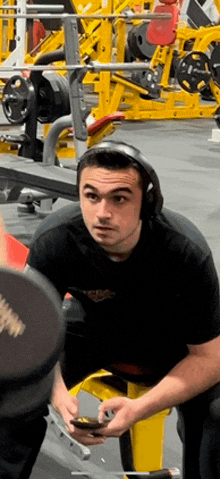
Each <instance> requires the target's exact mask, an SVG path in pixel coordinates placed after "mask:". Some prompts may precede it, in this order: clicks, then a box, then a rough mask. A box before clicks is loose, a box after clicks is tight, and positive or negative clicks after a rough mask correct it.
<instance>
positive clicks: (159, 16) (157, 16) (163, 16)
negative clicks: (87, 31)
mask: <svg viewBox="0 0 220 479" xmlns="http://www.w3.org/2000/svg"><path fill="white" fill-rule="evenodd" d="M1 9H2V8H1V7H0V10H1ZM66 16H68V17H76V18H82V19H85V20H88V19H90V18H91V19H96V20H102V19H104V18H107V19H108V20H114V19H117V18H122V19H124V20H128V21H129V22H130V21H131V20H138V19H139V20H149V21H151V20H170V18H171V17H172V16H171V14H170V13H143V14H142V13H140V14H136V13H135V14H134V15H133V14H132V15H126V14H124V13H120V14H118V15H116V14H109V15H98V14H91V15H89V14H88V15H86V14H82V15H78V14H69V13H63V14H61V15H59V14H57V13H54V14H53V18H59V20H62V19H63V18H65V17H66ZM0 18H30V19H31V18H43V19H47V18H50V19H51V14H50V13H38V14H31V13H26V14H19V13H18V14H13V13H12V14H7V13H1V14H0Z"/></svg>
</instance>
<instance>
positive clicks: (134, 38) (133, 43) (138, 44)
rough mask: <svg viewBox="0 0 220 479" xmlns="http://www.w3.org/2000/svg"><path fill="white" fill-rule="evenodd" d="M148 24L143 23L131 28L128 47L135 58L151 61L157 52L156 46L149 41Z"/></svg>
mask: <svg viewBox="0 0 220 479" xmlns="http://www.w3.org/2000/svg"><path fill="white" fill-rule="evenodd" d="M147 29H148V24H147V23H141V24H140V25H136V26H134V27H133V28H131V30H130V32H129V33H128V47H129V49H130V51H131V52H132V53H133V55H134V56H135V58H139V59H140V60H150V59H151V58H152V56H153V54H154V52H155V49H156V45H152V44H150V43H148V41H147Z"/></svg>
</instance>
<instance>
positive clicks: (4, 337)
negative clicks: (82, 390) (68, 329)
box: [0, 268, 64, 417]
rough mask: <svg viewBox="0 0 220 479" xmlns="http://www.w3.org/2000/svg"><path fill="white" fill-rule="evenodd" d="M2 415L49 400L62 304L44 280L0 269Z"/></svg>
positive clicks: (61, 327) (60, 335) (59, 340)
mask: <svg viewBox="0 0 220 479" xmlns="http://www.w3.org/2000/svg"><path fill="white" fill-rule="evenodd" d="M0 294H1V296H0V417H13V416H18V415H22V414H24V413H26V412H28V411H30V410H34V409H35V408H37V407H39V405H41V404H42V403H44V401H45V399H49V396H48V394H50V392H51V387H52V383H53V368H54V365H55V364H56V362H57V360H58V358H59V354H60V352H61V348H62V345H63V336H64V321H63V313H62V308H61V301H60V298H59V296H58V293H57V292H56V290H55V288H54V287H53V286H52V285H51V284H50V282H49V281H48V280H46V278H44V277H43V276H42V275H41V274H39V273H37V272H36V271H35V270H32V269H30V268H29V273H27V274H25V273H23V272H18V271H15V270H10V269H6V268H1V269H0Z"/></svg>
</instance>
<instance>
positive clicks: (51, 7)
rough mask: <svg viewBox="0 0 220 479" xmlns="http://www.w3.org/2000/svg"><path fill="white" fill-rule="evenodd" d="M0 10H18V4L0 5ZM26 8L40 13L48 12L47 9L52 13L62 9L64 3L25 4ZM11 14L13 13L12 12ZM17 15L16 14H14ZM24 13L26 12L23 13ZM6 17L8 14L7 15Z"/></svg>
mask: <svg viewBox="0 0 220 479" xmlns="http://www.w3.org/2000/svg"><path fill="white" fill-rule="evenodd" d="M0 10H20V7H19V6H18V5H2V6H0ZM26 10H27V11H30V12H31V11H34V12H35V11H39V12H42V13H44V12H45V13H46V14H48V10H49V11H50V12H54V13H57V14H58V13H59V12H63V11H64V5H36V4H35V5H29V4H27V5H26ZM12 15H13V14H12ZM15 15H16V16H17V14H15ZM25 15H26V14H25ZM27 15H28V14H27ZM7 17H8V15H7Z"/></svg>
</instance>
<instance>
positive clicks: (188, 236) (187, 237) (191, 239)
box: [154, 208, 211, 256]
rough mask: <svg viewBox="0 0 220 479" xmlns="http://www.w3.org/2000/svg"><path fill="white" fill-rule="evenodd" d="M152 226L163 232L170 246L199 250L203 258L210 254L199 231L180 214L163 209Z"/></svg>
mask: <svg viewBox="0 0 220 479" xmlns="http://www.w3.org/2000/svg"><path fill="white" fill-rule="evenodd" d="M154 224H155V226H156V228H157V229H158V231H161V232H162V231H163V232H164V235H165V237H166V238H168V239H170V240H172V241H171V244H173V242H175V243H176V244H178V245H179V246H180V247H182V248H185V247H186V246H188V247H189V248H191V249H196V250H199V251H200V252H201V253H202V254H204V255H205V256H206V255H209V254H210V252H211V251H210V248H209V245H208V243H207V241H206V239H205V237H204V236H203V234H202V233H201V231H200V230H199V229H198V228H197V226H196V225H195V224H194V223H193V222H192V221H190V220H189V219H188V218H186V217H185V216H183V215H182V214H180V213H177V212H174V211H171V210H169V209H167V208H163V210H162V212H161V214H160V215H159V216H157V217H156V219H155V222H154Z"/></svg>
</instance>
